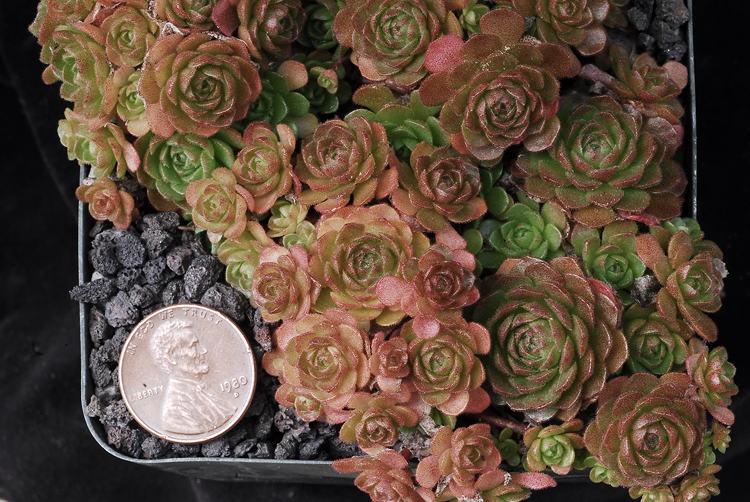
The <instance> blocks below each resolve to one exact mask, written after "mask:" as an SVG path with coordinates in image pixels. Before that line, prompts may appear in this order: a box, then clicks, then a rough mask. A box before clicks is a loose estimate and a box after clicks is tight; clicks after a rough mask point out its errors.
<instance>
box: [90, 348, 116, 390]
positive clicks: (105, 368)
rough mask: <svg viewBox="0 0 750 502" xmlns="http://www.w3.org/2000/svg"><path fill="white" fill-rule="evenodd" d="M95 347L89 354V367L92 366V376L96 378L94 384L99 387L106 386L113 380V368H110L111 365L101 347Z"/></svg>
mask: <svg viewBox="0 0 750 502" xmlns="http://www.w3.org/2000/svg"><path fill="white" fill-rule="evenodd" d="M103 348H104V347H101V348H99V349H94V350H93V351H92V352H91V355H89V368H91V378H93V379H94V385H96V386H97V387H106V386H107V385H109V384H110V383H111V382H112V370H110V369H109V365H108V364H107V362H106V361H105V360H104V357H103V355H104V354H105V352H103V351H102V350H101V349H103Z"/></svg>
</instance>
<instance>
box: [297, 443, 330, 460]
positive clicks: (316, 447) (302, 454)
mask: <svg viewBox="0 0 750 502" xmlns="http://www.w3.org/2000/svg"><path fill="white" fill-rule="evenodd" d="M323 443H325V438H314V439H310V440H308V441H305V442H304V443H302V444H300V445H299V448H298V456H299V459H300V460H312V459H314V458H316V457H318V455H320V451H321V449H322V448H323Z"/></svg>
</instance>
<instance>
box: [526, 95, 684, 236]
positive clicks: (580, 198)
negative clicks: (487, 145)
mask: <svg viewBox="0 0 750 502" xmlns="http://www.w3.org/2000/svg"><path fill="white" fill-rule="evenodd" d="M559 116H560V120H561V121H562V129H561V131H560V134H559V136H558V137H557V140H556V141H555V142H554V144H553V145H552V146H551V148H550V149H549V150H547V151H544V152H526V153H524V154H523V155H521V156H520V157H519V158H518V160H517V162H516V164H515V166H514V168H513V176H514V178H516V179H517V180H518V181H519V182H520V184H521V185H522V187H523V190H524V191H525V192H526V193H528V194H529V195H531V196H533V197H537V198H539V199H541V200H545V201H548V200H553V201H556V202H557V203H558V204H560V206H562V207H563V208H564V209H566V210H567V211H569V212H570V213H571V216H572V217H573V219H574V220H576V221H577V222H579V223H582V224H584V225H587V226H589V227H593V228H599V227H602V226H605V225H607V224H609V223H612V222H613V221H615V219H616V218H617V217H618V215H619V216H622V217H625V218H628V219H638V220H640V221H645V222H647V223H650V224H654V223H657V222H658V221H660V220H665V219H669V218H673V217H675V216H677V215H678V214H679V213H680V207H681V205H682V193H683V191H684V190H685V186H686V184H687V180H686V178H685V173H684V172H683V171H682V168H681V167H680V166H679V165H677V164H676V163H675V162H673V161H671V160H668V159H667V158H666V157H665V154H666V146H665V145H664V144H663V143H662V142H661V141H660V140H659V138H658V137H656V136H654V135H653V134H652V133H651V132H650V131H649V130H648V128H647V127H645V124H644V121H643V117H642V116H640V115H639V114H637V113H635V114H631V113H628V112H627V111H626V110H625V109H624V108H623V107H622V105H620V104H619V103H617V102H616V101H615V100H614V99H613V98H611V97H609V96H599V97H594V98H589V99H586V100H584V101H583V102H582V103H580V104H575V103H574V102H573V100H572V99H571V100H568V101H566V102H565V103H564V104H563V106H562V107H561V111H560V114H559Z"/></svg>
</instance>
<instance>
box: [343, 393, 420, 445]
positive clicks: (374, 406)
mask: <svg viewBox="0 0 750 502" xmlns="http://www.w3.org/2000/svg"><path fill="white" fill-rule="evenodd" d="M347 406H348V407H349V408H351V409H352V410H353V414H352V416H351V417H350V418H349V419H348V420H347V421H346V422H345V423H344V425H343V426H342V427H341V432H340V434H339V437H340V438H341V439H342V440H343V441H348V442H352V443H353V442H356V443H357V444H358V445H359V447H360V448H361V449H362V451H364V452H365V453H367V454H369V455H377V454H378V453H380V452H382V451H384V450H385V449H386V448H389V447H391V446H393V445H394V444H396V441H397V440H398V435H399V431H400V430H401V429H402V428H404V427H414V426H416V425H417V414H416V413H415V412H414V411H413V410H411V409H409V408H407V407H405V406H402V405H399V404H397V403H396V401H395V400H394V399H392V398H389V397H387V396H379V395H373V394H367V393H364V392H361V393H357V394H355V395H354V396H353V397H352V398H351V399H350V400H349V403H348V404H347Z"/></svg>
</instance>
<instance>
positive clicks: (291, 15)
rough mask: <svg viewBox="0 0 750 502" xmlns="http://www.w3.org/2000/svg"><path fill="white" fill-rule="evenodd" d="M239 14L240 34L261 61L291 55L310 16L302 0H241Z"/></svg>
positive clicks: (253, 55) (238, 5) (285, 57)
mask: <svg viewBox="0 0 750 502" xmlns="http://www.w3.org/2000/svg"><path fill="white" fill-rule="evenodd" d="M237 15H238V16H239V29H238V30H237V34H238V36H239V37H240V38H241V39H242V40H244V42H245V43H246V44H247V45H248V48H249V49H250V55H251V56H252V57H253V58H254V59H256V60H258V61H266V60H267V59H274V60H284V59H287V58H289V56H290V55H291V53H292V44H293V43H294V41H295V40H297V37H299V35H300V33H301V31H302V26H303V25H304V24H305V19H306V17H307V15H306V13H305V10H304V9H303V8H302V2H301V1H300V0H239V3H237Z"/></svg>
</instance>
